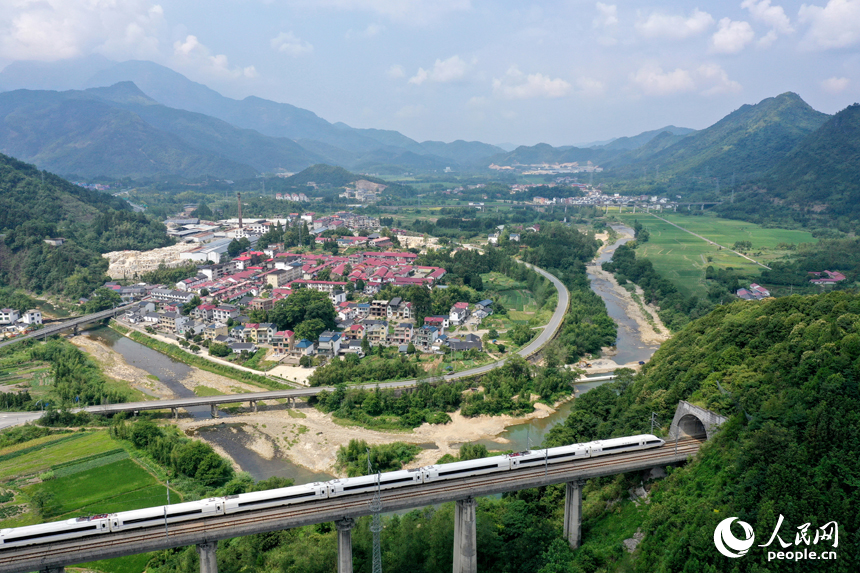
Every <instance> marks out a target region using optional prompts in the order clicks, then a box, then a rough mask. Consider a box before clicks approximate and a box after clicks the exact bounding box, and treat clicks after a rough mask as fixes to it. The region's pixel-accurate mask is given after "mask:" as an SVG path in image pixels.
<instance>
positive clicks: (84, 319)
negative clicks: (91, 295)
mask: <svg viewBox="0 0 860 573" xmlns="http://www.w3.org/2000/svg"><path fill="white" fill-rule="evenodd" d="M133 306H134V305H133V304H128V305H125V306H118V307H116V308H112V309H109V310H103V311H101V312H96V313H93V314H88V315H86V316H79V317H78V318H73V319H71V320H67V321H65V322H57V323H51V324H46V325H44V326H43V327H42V328H40V329H39V330H35V331H33V332H31V333H29V334H25V335H24V336H16V337H15V338H11V339H9V340H4V341H3V342H0V348H3V347H4V346H9V345H11V344H15V343H16V342H21V341H22V340H29V339H31V338H47V337H49V336H51V335H52V334H59V333H60V332H62V331H64V330H69V329H72V330H74V331H75V332H77V330H78V328H79V327H81V326H83V325H85V324H91V323H93V322H98V321H100V320H104V319H106V318H114V317H115V316H116V315H118V314H120V313H123V312H125V311H126V310H127V309H129V308H131V307H133Z"/></svg>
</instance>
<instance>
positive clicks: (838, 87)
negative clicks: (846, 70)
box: [821, 77, 851, 94]
mask: <svg viewBox="0 0 860 573" xmlns="http://www.w3.org/2000/svg"><path fill="white" fill-rule="evenodd" d="M849 83H851V82H850V80H849V79H848V78H837V77H832V78H827V79H826V80H824V81H823V82H821V89H823V90H824V91H826V92H828V93H832V94H838V93H841V92H843V91H845V88H847V87H848V84H849Z"/></svg>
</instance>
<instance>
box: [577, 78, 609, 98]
mask: <svg viewBox="0 0 860 573" xmlns="http://www.w3.org/2000/svg"><path fill="white" fill-rule="evenodd" d="M576 87H577V90H578V91H579V92H580V93H581V94H583V95H586V96H599V95H603V93H604V92H605V91H606V85H605V84H604V83H603V82H601V81H600V80H596V79H594V78H579V79H578V80H576Z"/></svg>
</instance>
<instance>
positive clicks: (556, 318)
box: [84, 261, 570, 414]
mask: <svg viewBox="0 0 860 573" xmlns="http://www.w3.org/2000/svg"><path fill="white" fill-rule="evenodd" d="M520 263H521V264H524V265H526V266H527V267H529V268H530V269H532V270H534V271H535V272H537V273H538V274H540V275H541V276H543V277H544V278H546V279H548V280H549V281H550V282H551V283H552V284H553V286H555V288H556V290H557V291H558V305H556V307H555V312H553V314H552V317H551V318H550V319H549V322H548V323H547V324H546V326H545V327H544V328H543V330H542V331H541V333H540V334H539V335H538V336H537V337H536V338H535V339H534V340H532V341H531V342H530V343H529V344H528V345H526V346H525V347H523V348H521V349H520V350H518V351H517V352H516V354H518V355H520V356H522V357H523V358H528V357H529V356H532V355H534V354H536V353H537V352H538V351H540V349H541V348H543V347H544V346H545V345H546V344H547V343H548V342H549V341H550V340H552V339H553V338H554V337H555V335H556V333H557V332H558V330H559V329H560V328H561V324H562V322H563V321H564V316H565V314H567V309H568V307H569V306H570V292H569V291H568V290H567V287H565V286H564V284H563V283H562V282H561V281H560V280H558V279H557V278H556V277H555V276H554V275H552V274H550V273H548V272H547V271H545V270H543V269H541V268H538V267H536V266H534V265H530V264H529V263H523V262H522V261H520ZM506 362H507V359H504V360H499V361H497V362H493V363H492V364H486V365H484V366H478V367H477V368H470V369H469V370H463V371H461V372H454V373H451V374H447V375H445V376H443V377H442V378H437V379H426V380H418V379H413V380H397V381H394V382H379V383H373V384H363V385H360V386H359V387H361V388H367V389H373V388H376V387H377V386H378V387H380V388H411V387H413V386H417V385H418V384H419V383H420V382H422V381H424V382H431V381H439V380H445V381H452V380H458V379H460V378H468V377H470V376H475V375H478V374H484V373H486V372H489V371H490V370H494V369H496V368H500V367H502V366H504V364H505V363H506ZM324 390H327V391H329V392H331V391H333V390H334V388H332V387H329V386H318V387H315V388H301V389H296V390H275V391H271V392H253V393H249V394H226V395H223V396H207V397H202V398H173V399H168V400H155V401H149V402H126V403H123V404H107V405H102V406H89V407H87V408H84V410H86V411H87V412H90V413H93V414H115V413H118V412H138V411H141V410H165V409H168V408H185V407H189V406H215V405H216V404H226V403H236V402H257V401H258V400H274V399H278V398H306V397H309V396H316V395H317V394H319V393H320V392H322V391H324Z"/></svg>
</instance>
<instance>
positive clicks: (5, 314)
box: [0, 308, 19, 324]
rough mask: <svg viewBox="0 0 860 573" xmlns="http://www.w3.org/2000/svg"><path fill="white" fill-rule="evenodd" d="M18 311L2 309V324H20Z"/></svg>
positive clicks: (0, 309) (0, 315)
mask: <svg viewBox="0 0 860 573" xmlns="http://www.w3.org/2000/svg"><path fill="white" fill-rule="evenodd" d="M18 318H19V316H18V311H17V310H15V309H14V308H0V324H12V323H14V322H18Z"/></svg>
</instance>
